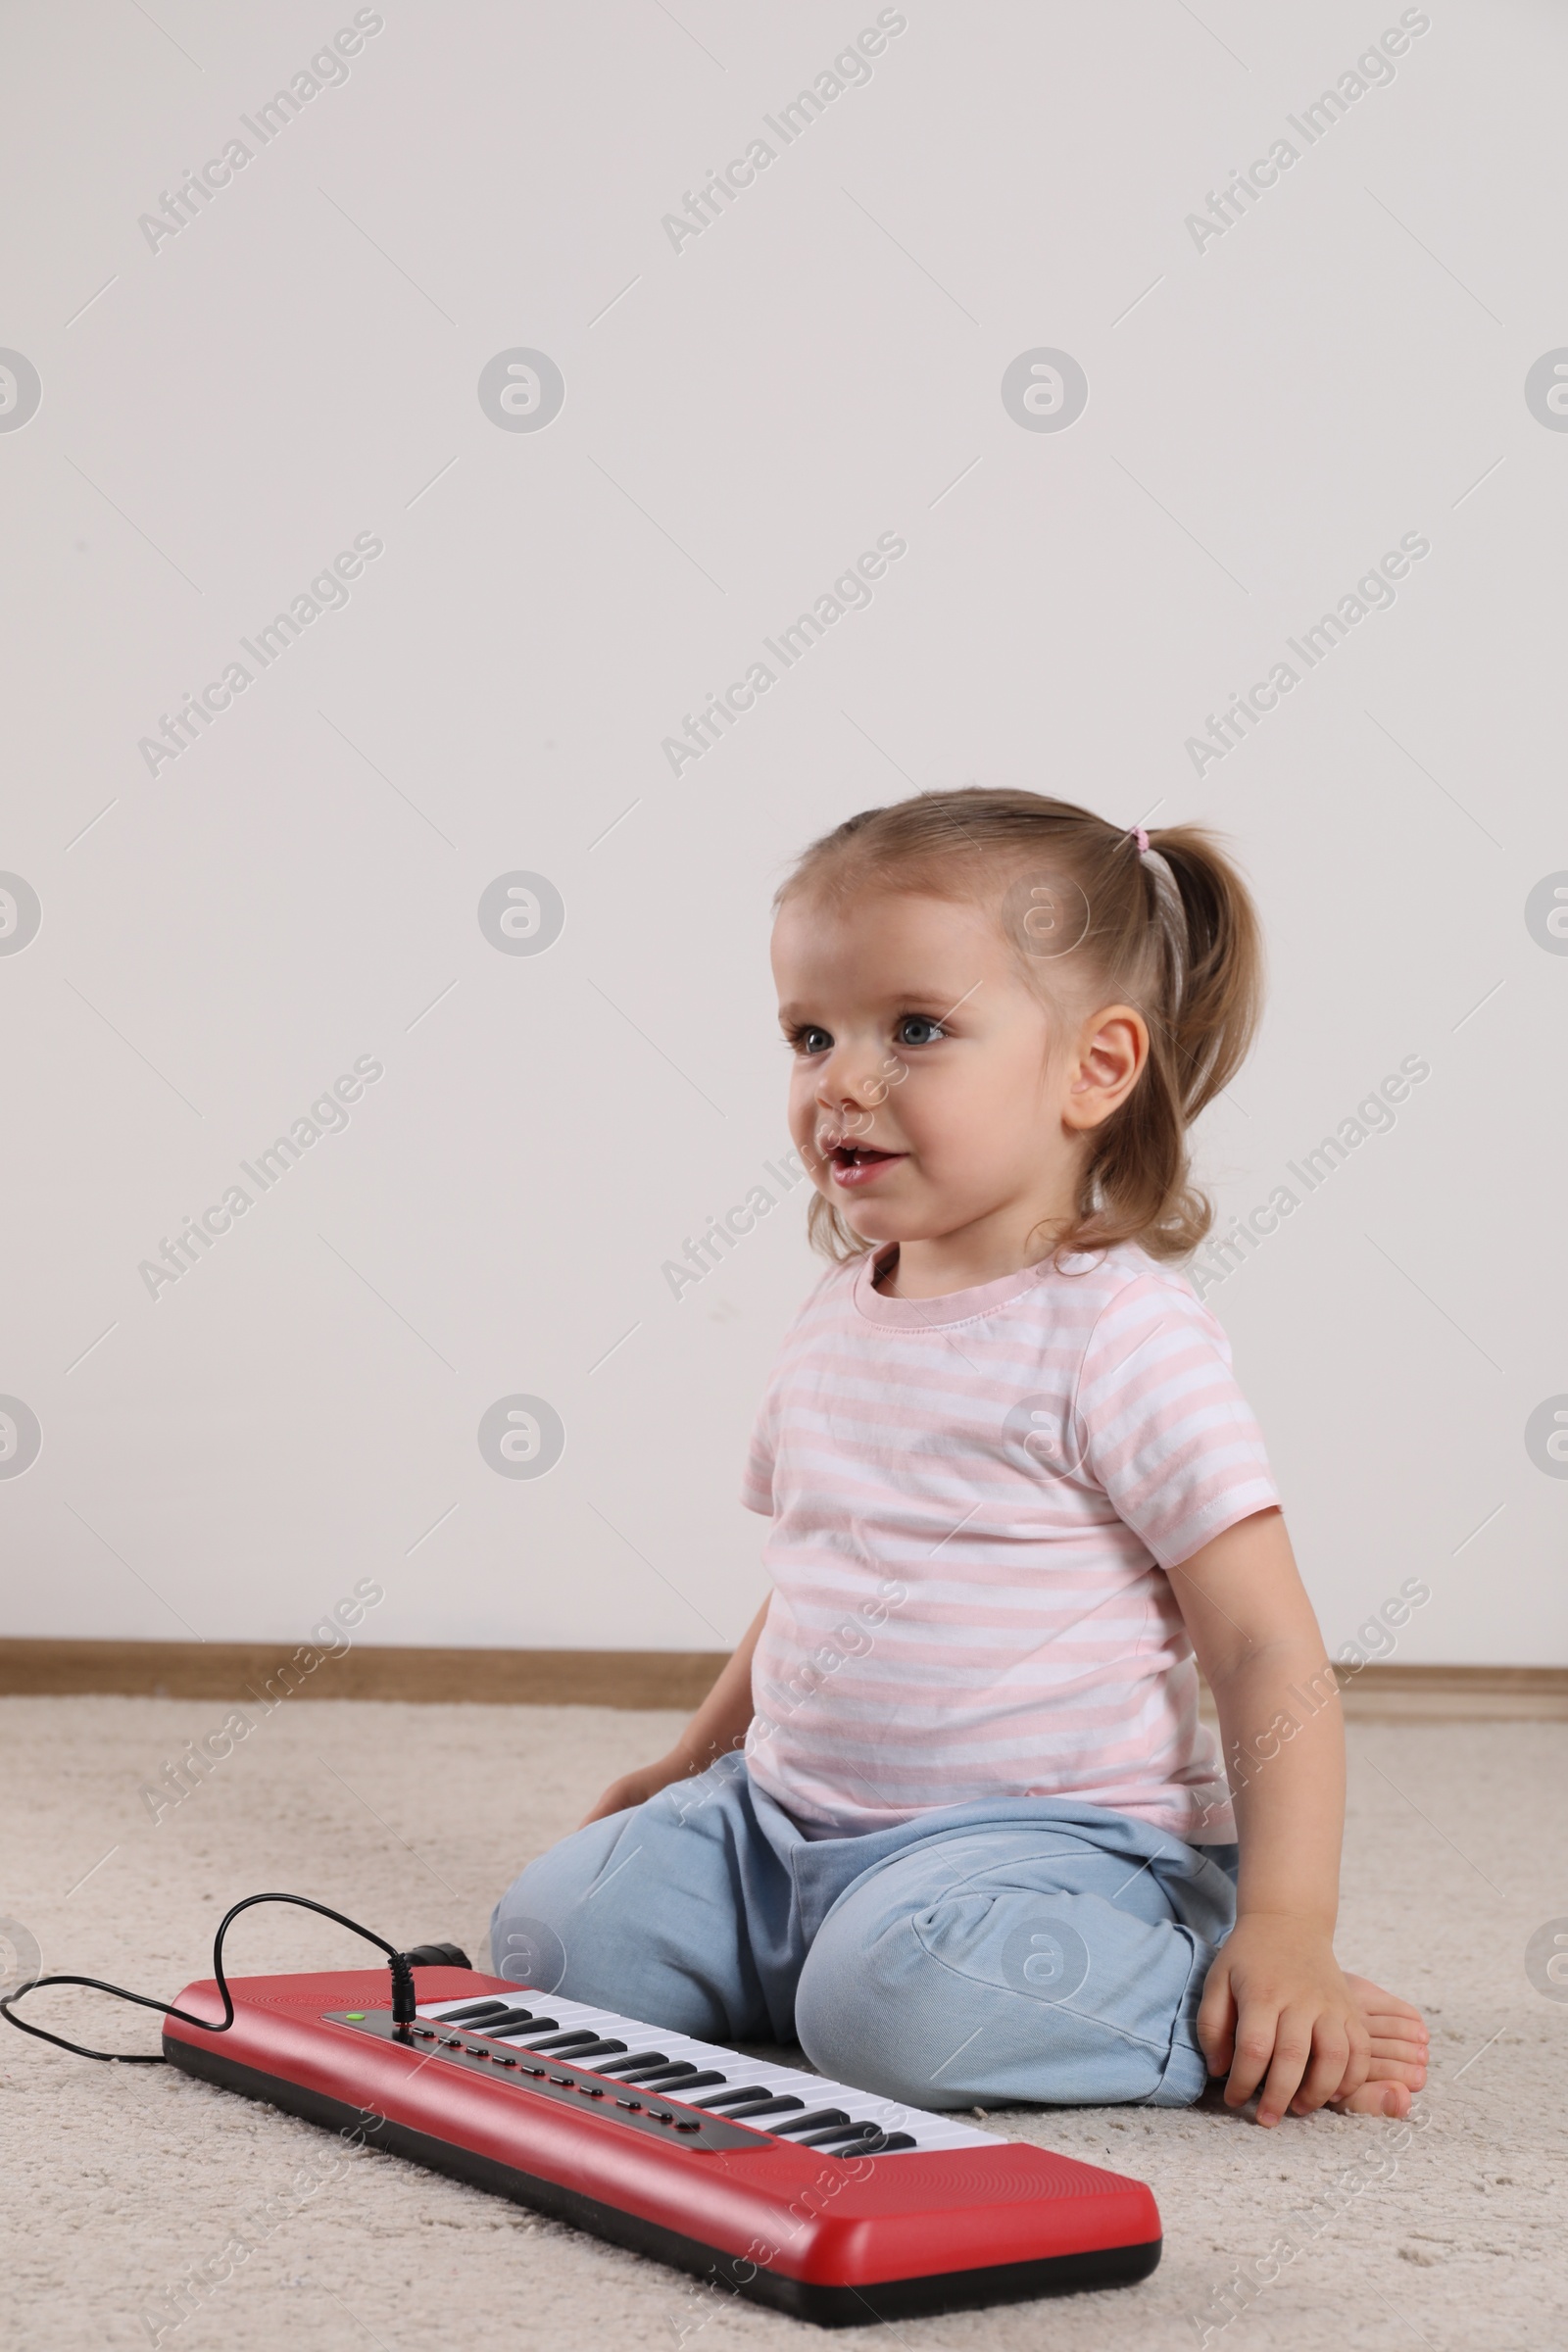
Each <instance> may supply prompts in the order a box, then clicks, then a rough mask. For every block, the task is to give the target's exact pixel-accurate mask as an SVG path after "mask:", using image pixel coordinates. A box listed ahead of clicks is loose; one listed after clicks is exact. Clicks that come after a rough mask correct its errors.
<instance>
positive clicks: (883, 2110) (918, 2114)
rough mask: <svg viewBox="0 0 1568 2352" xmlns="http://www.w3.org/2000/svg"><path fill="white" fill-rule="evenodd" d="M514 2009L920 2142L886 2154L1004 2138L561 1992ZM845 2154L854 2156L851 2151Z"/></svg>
mask: <svg viewBox="0 0 1568 2352" xmlns="http://www.w3.org/2000/svg"><path fill="white" fill-rule="evenodd" d="M495 1997H496V1999H497V2000H500V1998H501V1995H500V1994H499V1993H497V1995H496V1996H495ZM468 2005H469V2004H468V2002H467V2001H464V2000H457V2001H423V2002H421V2003H420V2004H419V2015H420V2016H421V2017H424V2018H429V2019H430V2020H431V2021H432V2023H436V2024H439V2023H440V2021H441V2020H442V2019H443V2018H445V2017H447V2016H449V2015H450V2014H451V2012H452V2011H453V2010H454V2009H465V2008H466V2007H467V2006H468ZM515 2006H516V2007H518V2008H527V2009H532V2010H533V2012H534V2014H535V2016H536V2017H553V2018H554V2019H555V2020H556V2025H555V2029H554V2030H555V2031H556V2032H558V2033H562V2034H566V2033H571V2032H574V2031H581V2030H584V2029H586V2028H589V2027H591V2028H592V2029H593V2031H594V2032H595V2033H596V2034H599V2035H601V2036H602V2037H603V2038H604V2039H606V2040H612V2039H613V2040H615V2041H623V2042H624V2043H625V2044H626V2052H625V2054H626V2056H627V2057H630V2056H631V2055H632V2054H633V2053H634V2052H635V2051H638V2050H662V2051H663V2053H664V2056H665V2057H666V2058H667V2059H669V2060H670V2061H672V2062H674V2061H678V2060H684V2061H688V2062H689V2063H690V2064H692V2065H693V2066H697V2067H700V2068H701V2069H702V2070H703V2071H704V2072H705V2073H706V2072H707V2071H708V2070H709V2069H711V2070H712V2071H713V2072H714V2073H715V2074H721V2075H723V2076H724V2077H725V2080H726V2082H729V2083H733V2084H734V2086H735V2087H736V2088H737V2089H739V2088H740V2087H741V2085H742V2084H746V2083H753V2082H756V2083H760V2085H761V2087H762V2088H763V2089H764V2090H766V2091H769V2092H771V2093H775V2094H778V2095H780V2096H782V2095H783V2094H785V2093H789V2094H790V2095H791V2096H792V2097H795V2098H798V2099H802V2100H804V2101H805V2103H806V2108H807V2109H808V2110H811V2109H815V2108H817V2107H837V2108H840V2109H842V2110H843V2112H844V2114H846V2115H847V2116H848V2117H849V2119H850V2121H851V2122H852V2123H855V2124H862V2123H871V2124H876V2125H878V2126H879V2127H880V2129H881V2130H882V2131H907V2132H908V2133H909V2134H910V2136H911V2137H912V2138H913V2140H914V2141H915V2146H914V2148H912V2149H901V2148H892V2149H889V2150H888V2151H887V2153H888V2154H889V2155H892V2156H897V2155H914V2154H918V2153H920V2152H921V2151H925V2150H930V2149H933V2148H970V2147H983V2148H991V2147H995V2146H996V2144H997V2140H998V2137H999V2134H998V2133H996V2132H993V2131H976V2130H975V2129H974V2127H973V2125H972V2124H960V2123H959V2122H958V2121H957V2120H956V2117H954V2116H952V2115H940V2114H934V2113H931V2112H929V2111H928V2110H926V2109H925V2108H921V2107H905V2106H902V2105H901V2104H900V2103H899V2101H898V2100H896V2099H882V2098H878V2097H877V2096H876V2094H875V2093H874V2092H872V2091H868V2090H858V2089H856V2087H855V2086H854V2084H853V2083H849V2082H834V2081H833V2080H832V2078H831V2077H830V2076H827V2075H811V2074H806V2073H804V2072H803V2071H802V2070H801V2069H800V2068H799V2067H793V2066H777V2065H774V2064H772V2063H771V2062H770V2061H768V2060H766V2059H760V2058H748V2057H746V2056H744V2055H743V2054H742V2053H741V2052H740V2051H738V2050H729V2049H724V2048H722V2047H721V2046H720V2045H719V2044H718V2043H716V2042H711V2041H695V2040H693V2038H692V2037H691V2035H690V2034H672V2033H670V2032H668V2031H667V2030H666V2029H665V2028H664V2027H662V2026H650V2025H645V2024H644V2023H642V2021H641V2020H640V2019H638V2018H635V2017H621V2016H620V2015H618V2013H617V2012H615V2011H614V2010H611V2009H594V2008H590V2007H589V2006H588V2005H587V2004H586V2003H584V2002H582V2001H568V2000H564V1999H562V1997H561V1996H560V1994H558V1993H548V1994H547V1993H542V1992H535V1991H533V1990H531V1989H530V1988H529V1987H528V1986H526V1985H519V1986H518V1987H517V1991H516V1996H515ZM459 2023H460V2025H462V2027H463V2029H464V2031H466V2032H468V2033H474V2034H483V2033H484V2032H485V2022H484V2019H483V2018H482V2017H476V2018H473V2019H471V2020H460V2021H459ZM551 2030H552V2029H550V2028H549V2027H541V2026H516V2027H514V2028H513V2029H512V2030H511V2031H510V2032H509V2033H506V2034H498V2035H493V2036H492V2035H486V2038H487V2039H495V2040H498V2041H500V2042H501V2043H503V2044H504V2045H506V2046H507V2047H510V2048H516V2047H519V2046H520V2045H521V2044H523V2043H525V2042H527V2041H529V2040H530V2039H532V2038H535V2037H536V2036H538V2035H539V2034H548V2033H549V2032H550V2031H551ZM617 2055H618V2053H617ZM541 2056H544V2057H550V2056H559V2057H560V2058H561V2059H562V2061H563V2062H564V2064H565V2065H567V2066H569V2065H571V2064H572V2063H573V2060H572V2053H571V2051H570V2050H561V2051H559V2052H550V2051H543V2052H541ZM583 2063H584V2065H585V2066H587V2067H589V2068H592V2066H593V2064H594V2061H593V2060H592V2059H591V2058H589V2059H585V2060H584V2061H583ZM605 2063H606V2064H607V2065H613V2064H614V2059H613V2058H611V2057H610V2056H609V2055H608V2053H607V2054H606V2055H605ZM630 2088H631V2089H632V2090H633V2091H634V2092H640V2088H641V2086H640V2085H638V2084H636V2083H633V2084H631V2085H630ZM646 2095H647V2096H648V2097H649V2098H661V2097H668V2098H671V2099H675V2100H678V2099H679V2098H680V2084H679V2083H678V2082H671V2083H670V2084H669V2085H668V2087H667V2089H666V2088H665V2087H664V2086H663V2085H662V2084H660V2083H658V2082H653V2083H650V2084H649V2085H648V2088H647V2093H646ZM721 2095H722V2093H721V2086H720V2085H719V2084H718V2083H716V2082H708V2083H705V2084H704V2085H703V2086H702V2088H701V2089H700V2090H698V2091H695V2092H694V2093H693V2096H694V2097H696V2098H700V2099H706V2098H716V2097H719V2096H721ZM709 2112H710V2113H711V2112H712V2111H711V2110H710V2111H709ZM788 2120H789V2119H788V2117H787V2115H785V2114H784V2113H782V2112H780V2113H778V2114H777V2115H776V2116H773V2117H767V2116H760V2117H759V2118H758V2126H757V2128H758V2130H759V2131H766V2129H767V2127H768V2124H769V2123H770V2122H777V2123H785V2122H787V2121H788ZM735 2121H736V2122H737V2123H741V2124H744V2123H745V2121H746V2117H745V2115H744V2113H743V2114H740V2115H738V2116H737V2117H736V2118H735ZM847 2152H848V2153H850V2154H853V2153H854V2151H853V2149H852V2150H849V2151H847ZM824 2153H827V2154H831V2153H832V2151H831V2150H825V2151H824Z"/></svg>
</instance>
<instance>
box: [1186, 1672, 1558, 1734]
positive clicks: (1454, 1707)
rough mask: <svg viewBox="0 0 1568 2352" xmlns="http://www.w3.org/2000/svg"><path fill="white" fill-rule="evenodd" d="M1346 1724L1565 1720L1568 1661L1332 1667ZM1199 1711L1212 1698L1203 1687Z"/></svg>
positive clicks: (1207, 1712) (1210, 1706)
mask: <svg viewBox="0 0 1568 2352" xmlns="http://www.w3.org/2000/svg"><path fill="white" fill-rule="evenodd" d="M1337 1672H1338V1674H1339V1677H1340V1704H1341V1706H1342V1707H1343V1708H1344V1710H1345V1717H1346V1721H1347V1722H1348V1723H1505V1722H1513V1723H1520V1722H1527V1723H1563V1722H1568V1666H1371V1665H1368V1666H1363V1667H1362V1668H1361V1669H1360V1671H1359V1673H1352V1672H1351V1671H1350V1670H1349V1669H1348V1667H1345V1666H1341V1667H1339V1668H1338V1669H1337ZM1201 1706H1202V1713H1203V1714H1204V1716H1205V1717H1206V1718H1207V1719H1208V1721H1209V1722H1211V1723H1212V1722H1213V1720H1214V1701H1213V1698H1212V1696H1211V1694H1210V1692H1209V1691H1208V1689H1207V1687H1206V1686H1205V1687H1204V1690H1203V1692H1202V1701H1201Z"/></svg>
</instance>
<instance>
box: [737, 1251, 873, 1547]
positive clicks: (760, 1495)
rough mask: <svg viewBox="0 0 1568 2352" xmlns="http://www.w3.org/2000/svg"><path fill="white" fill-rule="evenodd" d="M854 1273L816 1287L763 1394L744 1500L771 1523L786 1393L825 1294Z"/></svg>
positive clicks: (846, 1269)
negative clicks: (774, 1478)
mask: <svg viewBox="0 0 1568 2352" xmlns="http://www.w3.org/2000/svg"><path fill="white" fill-rule="evenodd" d="M854 1272H855V1266H854V1262H853V1261H852V1262H851V1264H850V1265H848V1266H842V1265H835V1266H830V1267H829V1268H828V1270H827V1272H826V1273H825V1274H824V1275H823V1276H822V1279H821V1280H820V1282H818V1283H816V1284H815V1285H814V1286H813V1288H812V1289H811V1291H810V1293H809V1296H808V1297H807V1299H805V1300H804V1302H803V1303H802V1305H801V1306H800V1307H799V1308H798V1309H797V1310H796V1314H795V1319H794V1321H793V1322H792V1323H791V1324H790V1327H789V1329H788V1331H787V1332H786V1333H785V1334H784V1341H783V1345H782V1347H781V1348H780V1349H779V1354H778V1360H777V1362H776V1363H775V1365H774V1367H773V1371H772V1374H771V1376H770V1378H769V1380H768V1383H767V1387H766V1388H765V1389H764V1390H763V1392H762V1401H761V1403H760V1405H759V1407H758V1410H757V1420H756V1422H755V1424H754V1425H753V1429H752V1442H751V1446H750V1447H749V1448H748V1450H747V1455H746V1468H745V1471H744V1473H743V1474H742V1477H741V1494H740V1498H741V1500H742V1502H743V1503H744V1504H745V1505H746V1508H747V1509H748V1510H749V1511H760V1512H761V1514H762V1516H763V1518H765V1519H771V1518H772V1517H773V1515H774V1513H773V1474H774V1470H775V1468H776V1467H777V1462H778V1446H779V1434H780V1428H781V1424H782V1421H783V1417H784V1399H785V1391H786V1389H787V1387H788V1385H789V1381H790V1378H791V1375H792V1374H793V1372H794V1371H795V1370H796V1368H797V1367H798V1365H799V1363H800V1360H801V1357H802V1354H803V1353H804V1352H807V1351H809V1347H810V1339H811V1333H812V1330H813V1328H814V1325H815V1320H816V1317H817V1314H818V1311H819V1309H820V1307H821V1303H822V1299H823V1297H824V1294H825V1293H826V1292H827V1291H829V1290H830V1289H831V1288H832V1286H833V1285H834V1284H835V1283H840V1282H844V1281H847V1280H850V1279H853V1276H854Z"/></svg>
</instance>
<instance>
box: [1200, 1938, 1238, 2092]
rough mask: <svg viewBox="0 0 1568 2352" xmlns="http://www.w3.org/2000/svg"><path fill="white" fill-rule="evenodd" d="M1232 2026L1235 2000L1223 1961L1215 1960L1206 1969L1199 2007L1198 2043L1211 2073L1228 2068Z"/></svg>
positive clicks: (1225, 2072)
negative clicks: (1217, 1961)
mask: <svg viewBox="0 0 1568 2352" xmlns="http://www.w3.org/2000/svg"><path fill="white" fill-rule="evenodd" d="M1235 2027H1236V2000H1235V1996H1234V1994H1233V1993H1232V1991H1231V1981H1230V1978H1229V1976H1228V1975H1227V1974H1226V1973H1225V1971H1224V1969H1223V1967H1222V1965H1221V1964H1219V1963H1216V1964H1215V1966H1214V1967H1213V1968H1211V1969H1210V1970H1209V1973H1208V1982H1207V1984H1206V1985H1204V1986H1203V1998H1202V2000H1201V2003H1200V2005H1199V2011H1198V2046H1199V2048H1200V2049H1201V2051H1202V2053H1203V2057H1204V2059H1205V2061H1206V2062H1207V2066H1208V2071H1209V2073H1210V2074H1211V2075H1223V2074H1227V2073H1228V2072H1229V2071H1230V2063H1231V2058H1232V2055H1233V2051H1232V2046H1231V2045H1232V2037H1233V2034H1234V2032H1235Z"/></svg>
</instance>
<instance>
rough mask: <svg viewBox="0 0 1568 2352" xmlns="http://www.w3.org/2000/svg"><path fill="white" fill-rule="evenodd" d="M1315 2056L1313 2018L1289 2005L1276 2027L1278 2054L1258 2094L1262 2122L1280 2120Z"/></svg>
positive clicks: (1273, 2122) (1275, 2048) (1260, 2121)
mask: <svg viewBox="0 0 1568 2352" xmlns="http://www.w3.org/2000/svg"><path fill="white" fill-rule="evenodd" d="M1311 2056H1312V2020H1311V2017H1310V2016H1309V2015H1308V2014H1306V2013H1305V2012H1303V2011H1301V2010H1299V2009H1286V2010H1283V2011H1282V2012H1281V2014H1280V2017H1279V2020H1278V2023H1277V2024H1276V2026H1275V2029H1274V2056H1273V2060H1272V2062H1271V2064H1270V2066H1269V2070H1268V2077H1267V2080H1266V2081H1265V2082H1264V2084H1263V2087H1262V2089H1261V2090H1260V2091H1259V2093H1258V2098H1257V2120H1258V2122H1259V2123H1260V2124H1265V2125H1266V2124H1277V2123H1278V2122H1279V2120H1280V2118H1281V2116H1282V2115H1283V2114H1284V2113H1285V2110H1286V2109H1287V2107H1289V2105H1290V2103H1291V2101H1292V2099H1294V2098H1295V2096H1296V2094H1297V2092H1298V2091H1299V2088H1300V2086H1301V2080H1302V2077H1303V2076H1304V2075H1305V2073H1306V2070H1307V2067H1308V2064H1309V2063H1310V2060H1311Z"/></svg>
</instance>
